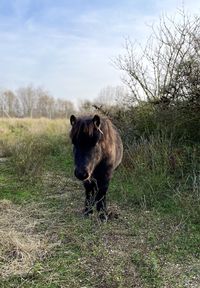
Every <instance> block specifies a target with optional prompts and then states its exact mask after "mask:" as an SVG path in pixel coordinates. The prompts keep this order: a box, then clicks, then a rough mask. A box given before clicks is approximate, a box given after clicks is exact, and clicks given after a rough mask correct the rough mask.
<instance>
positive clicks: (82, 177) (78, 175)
mask: <svg viewBox="0 0 200 288" xmlns="http://www.w3.org/2000/svg"><path fill="white" fill-rule="evenodd" d="M74 175H75V176H76V178H78V179H79V180H86V179H87V178H88V177H89V174H88V172H87V171H79V170H77V169H75V171H74Z"/></svg>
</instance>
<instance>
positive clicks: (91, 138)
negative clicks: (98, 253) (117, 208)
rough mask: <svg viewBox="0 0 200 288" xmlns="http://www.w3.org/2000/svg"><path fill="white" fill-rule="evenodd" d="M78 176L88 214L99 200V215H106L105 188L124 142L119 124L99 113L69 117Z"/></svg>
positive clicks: (115, 166) (118, 159) (118, 161)
mask: <svg viewBox="0 0 200 288" xmlns="http://www.w3.org/2000/svg"><path fill="white" fill-rule="evenodd" d="M70 122H71V125H72V129H71V132H70V138H71V140H72V144H73V154H74V163H75V171H74V174H75V176H76V177H77V178H78V179H79V180H81V181H83V184H84V187H85V194H86V199H85V212H84V213H85V215H88V214H90V213H92V212H93V210H92V209H93V206H94V204H96V208H97V211H98V212H99V216H100V218H101V219H102V220H103V219H105V218H106V192H107V190H108V186H109V181H110V179H111V177H112V174H113V171H114V170H115V169H116V168H117V166H118V165H119V164H120V162H121V160H122V155H123V145H122V141H121V138H120V136H119V133H118V132H117V129H116V127H115V126H114V125H113V124H112V123H111V121H110V120H109V119H107V118H104V117H100V116H99V115H95V116H94V117H91V116H84V117H78V118H76V117H75V116H74V115H72V116H71V117H70Z"/></svg>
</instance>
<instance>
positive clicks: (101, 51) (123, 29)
mask: <svg viewBox="0 0 200 288" xmlns="http://www.w3.org/2000/svg"><path fill="white" fill-rule="evenodd" d="M198 2H199V1H197V0H190V1H189V0H185V1H184V6H185V9H186V10H187V11H189V12H190V13H196V14H199V12H200V3H199V4H198ZM182 3H183V1H180V0H162V1H159V0H149V1H145V0H140V1H139V0H132V1H131V0H121V1H119V0H116V1H114V0H107V1H106V0H98V1H97V0H90V1H89V0H71V1H69V0H65V1H64V0H57V1H55V0H54V1H53V0H0V40H1V41H0V67H1V69H0V89H4V88H10V89H17V88H19V87H20V86H26V85H28V84H33V85H34V86H42V87H44V88H45V89H47V90H48V91H49V92H50V93H51V94H52V95H53V96H54V97H60V98H66V99H69V100H75V101H77V100H78V99H85V98H87V99H93V98H96V96H97V95H98V93H99V91H100V90H101V89H102V88H103V87H105V86H108V85H111V86H115V85H120V84H121V80H120V72H119V71H118V70H117V69H115V68H114V67H113V66H112V65H111V59H114V58H115V57H117V56H118V55H119V54H120V53H123V44H124V39H125V38H126V37H128V36H129V37H130V38H131V39H133V40H135V39H136V40H137V41H138V42H143V41H145V39H146V38H147V37H148V35H149V33H150V28H149V25H150V24H152V23H154V22H156V21H158V20H159V16H161V14H162V13H167V14H168V15H171V14H174V13H175V12H176V11H177V8H180V7H181V6H182Z"/></svg>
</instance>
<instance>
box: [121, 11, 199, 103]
mask: <svg viewBox="0 0 200 288" xmlns="http://www.w3.org/2000/svg"><path fill="white" fill-rule="evenodd" d="M176 17H177V18H176ZM176 17H175V18H168V17H167V16H164V17H162V18H161V19H160V23H159V24H158V25H157V26H156V27H155V26H152V35H151V37H150V38H149V40H148V41H147V44H146V46H145V48H142V47H141V46H137V45H136V44H134V43H133V42H131V41H130V40H127V41H126V43H125V51H126V52H125V54H124V55H120V56H119V57H118V58H117V59H116V61H115V65H117V67H118V68H119V69H120V70H121V71H123V72H124V78H123V81H124V82H125V83H126V84H127V85H128V87H129V88H130V90H131V93H132V102H140V101H142V100H148V101H152V102H154V103H165V104H166V105H170V104H172V105H174V104H177V103H180V102H183V101H186V102H187V103H193V104H195V105H197V103H198V105H200V17H199V16H193V17H192V16H188V15H186V13H185V12H184V11H180V12H179V13H178V15H176Z"/></svg>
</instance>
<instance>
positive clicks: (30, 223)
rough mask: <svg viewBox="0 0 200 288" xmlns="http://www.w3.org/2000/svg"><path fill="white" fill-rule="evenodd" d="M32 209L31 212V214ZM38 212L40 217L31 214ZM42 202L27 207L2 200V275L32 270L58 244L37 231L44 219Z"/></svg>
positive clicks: (0, 229) (0, 258)
mask: <svg viewBox="0 0 200 288" xmlns="http://www.w3.org/2000/svg"><path fill="white" fill-rule="evenodd" d="M30 211H31V213H30ZM34 212H36V215H35V216H37V217H33V216H30V214H32V215H33V213H34ZM43 213H44V212H43V211H41V208H40V207H39V205H36V204H32V205H28V206H27V205H26V206H25V207H22V206H17V205H14V204H13V203H12V202H10V201H8V200H1V201H0V227H1V228H0V255H1V257H0V276H1V277H2V278H6V277H8V276H13V275H24V274H27V273H32V272H33V270H34V265H35V263H36V262H37V261H38V260H40V261H41V260H43V259H44V258H45V257H46V256H47V254H49V253H50V252H51V249H52V248H53V247H54V246H55V245H59V243H52V242H51V243H50V240H49V239H48V237H46V235H45V234H38V233H36V232H35V227H36V226H37V225H39V224H40V223H41V222H42V221H43V218H44V216H45V215H44V214H43ZM46 213H47V212H46Z"/></svg>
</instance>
